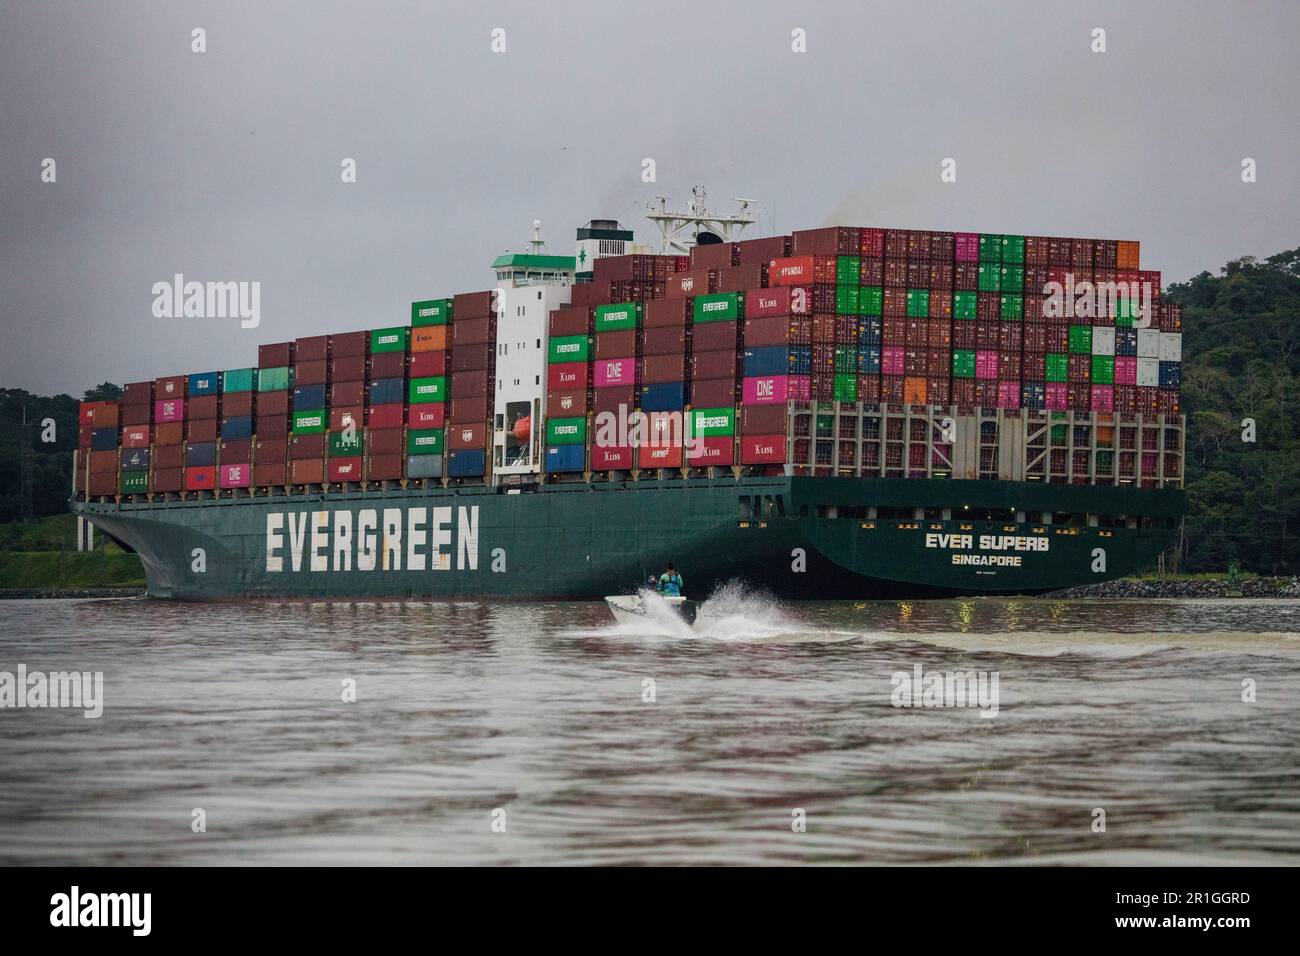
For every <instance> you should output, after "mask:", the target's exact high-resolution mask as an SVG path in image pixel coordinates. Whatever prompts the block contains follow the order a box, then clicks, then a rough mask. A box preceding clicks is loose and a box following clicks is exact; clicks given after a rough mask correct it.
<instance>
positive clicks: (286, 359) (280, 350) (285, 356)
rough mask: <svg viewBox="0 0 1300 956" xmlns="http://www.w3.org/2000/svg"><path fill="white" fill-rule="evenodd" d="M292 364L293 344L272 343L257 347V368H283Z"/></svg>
mask: <svg viewBox="0 0 1300 956" xmlns="http://www.w3.org/2000/svg"><path fill="white" fill-rule="evenodd" d="M292 364H293V343H292V342H272V343H271V344H270V345H259V346H258V347H257V367H258V368H283V367H285V366H288V365H292Z"/></svg>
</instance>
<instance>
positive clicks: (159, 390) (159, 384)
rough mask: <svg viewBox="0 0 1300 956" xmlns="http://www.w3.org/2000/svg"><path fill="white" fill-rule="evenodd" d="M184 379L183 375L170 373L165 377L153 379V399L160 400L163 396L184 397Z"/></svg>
mask: <svg viewBox="0 0 1300 956" xmlns="http://www.w3.org/2000/svg"><path fill="white" fill-rule="evenodd" d="M186 380H187V379H186V376H184V375H171V376H169V377H167V378H156V379H154V382H153V398H154V401H155V402H157V401H161V400H162V399H164V398H184V397H185V383H186Z"/></svg>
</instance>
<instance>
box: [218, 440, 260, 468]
mask: <svg viewBox="0 0 1300 956" xmlns="http://www.w3.org/2000/svg"><path fill="white" fill-rule="evenodd" d="M220 453H221V461H222V462H223V463H225V462H237V461H252V460H253V440H252V439H251V438H231V439H229V440H228V441H223V442H222V443H221V450H220Z"/></svg>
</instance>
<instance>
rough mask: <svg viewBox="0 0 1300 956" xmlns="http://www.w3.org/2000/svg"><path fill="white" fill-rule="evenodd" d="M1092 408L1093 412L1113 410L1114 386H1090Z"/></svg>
mask: <svg viewBox="0 0 1300 956" xmlns="http://www.w3.org/2000/svg"><path fill="white" fill-rule="evenodd" d="M1092 410H1093V411H1094V412H1113V411H1114V410H1115V388H1114V386H1112V385H1094V386H1093V387H1092Z"/></svg>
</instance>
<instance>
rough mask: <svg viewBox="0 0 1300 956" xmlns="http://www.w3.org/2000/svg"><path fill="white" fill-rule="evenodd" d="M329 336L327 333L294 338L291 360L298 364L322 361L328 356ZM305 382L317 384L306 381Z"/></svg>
mask: <svg viewBox="0 0 1300 956" xmlns="http://www.w3.org/2000/svg"><path fill="white" fill-rule="evenodd" d="M329 349H330V337H329V336H328V335H309V336H307V337H306V338H301V339H296V340H295V341H294V343H293V360H294V361H295V362H297V363H298V364H299V365H302V364H304V363H306V362H323V361H325V360H326V359H327V358H329ZM306 384H308V385H312V384H319V383H313V382H307V383H306Z"/></svg>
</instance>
